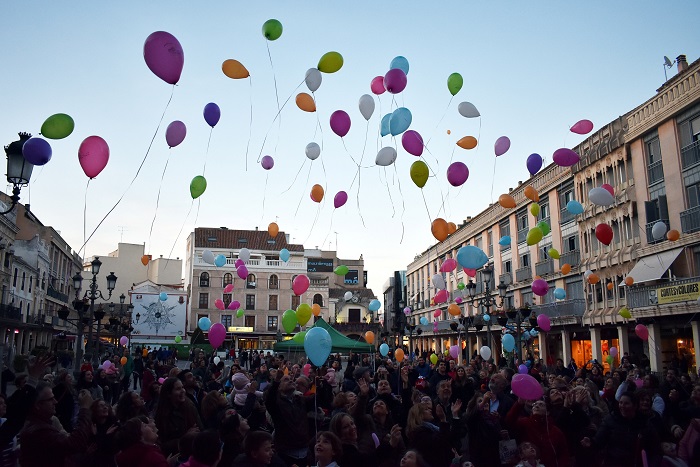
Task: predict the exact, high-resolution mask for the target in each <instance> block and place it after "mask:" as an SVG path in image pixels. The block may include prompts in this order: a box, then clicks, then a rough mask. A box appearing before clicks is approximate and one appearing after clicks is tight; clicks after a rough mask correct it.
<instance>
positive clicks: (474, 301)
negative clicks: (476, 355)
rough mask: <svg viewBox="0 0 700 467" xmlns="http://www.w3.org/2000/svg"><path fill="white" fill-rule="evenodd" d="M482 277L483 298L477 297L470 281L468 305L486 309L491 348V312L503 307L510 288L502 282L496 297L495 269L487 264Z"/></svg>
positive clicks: (482, 270) (473, 285)
mask: <svg viewBox="0 0 700 467" xmlns="http://www.w3.org/2000/svg"><path fill="white" fill-rule="evenodd" d="M481 275H482V277H483V281H484V294H483V296H481V297H477V296H476V284H475V283H474V282H472V280H471V279H470V280H469V283H468V284H467V285H466V289H467V292H469V297H468V298H467V303H469V304H470V305H471V306H473V307H478V308H482V307H483V308H486V312H485V313H483V315H489V319H488V320H487V321H486V320H485V321H486V328H487V330H488V332H487V336H488V345H489V348H491V315H490V313H489V311H490V310H491V307H495V308H500V307H502V306H503V301H504V300H505V298H506V291H507V290H508V286H507V285H506V283H505V282H503V281H501V283H500V284H498V287H497V288H498V296H496V295H495V294H494V293H493V291H492V290H491V279H492V278H493V267H492V266H491V265H488V264H487V265H486V266H484V267H483V268H482V269H481ZM482 318H483V316H482Z"/></svg>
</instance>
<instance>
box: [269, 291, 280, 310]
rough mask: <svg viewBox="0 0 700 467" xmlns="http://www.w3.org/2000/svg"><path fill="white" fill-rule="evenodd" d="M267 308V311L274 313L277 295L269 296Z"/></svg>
mask: <svg viewBox="0 0 700 467" xmlns="http://www.w3.org/2000/svg"><path fill="white" fill-rule="evenodd" d="M267 302H268V306H267V309H268V310H271V311H276V310H277V309H278V308H277V295H270V296H269V297H268V299H267Z"/></svg>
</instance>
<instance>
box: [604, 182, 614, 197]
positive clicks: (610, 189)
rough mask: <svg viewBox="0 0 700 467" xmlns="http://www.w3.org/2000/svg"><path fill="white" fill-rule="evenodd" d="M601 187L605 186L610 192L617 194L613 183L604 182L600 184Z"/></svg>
mask: <svg viewBox="0 0 700 467" xmlns="http://www.w3.org/2000/svg"><path fill="white" fill-rule="evenodd" d="M600 187H601V188H605V189H606V190H608V193H610V194H611V195H613V196H615V188H613V187H612V185H610V184H609V183H603V184H602V185H600Z"/></svg>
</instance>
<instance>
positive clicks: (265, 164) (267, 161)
mask: <svg viewBox="0 0 700 467" xmlns="http://www.w3.org/2000/svg"><path fill="white" fill-rule="evenodd" d="M260 165H262V168H263V169H265V170H270V169H271V168H273V167H274V166H275V160H274V159H273V158H272V156H265V157H263V158H262V160H261V161H260Z"/></svg>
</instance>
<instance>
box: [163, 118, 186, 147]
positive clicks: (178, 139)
mask: <svg viewBox="0 0 700 467" xmlns="http://www.w3.org/2000/svg"><path fill="white" fill-rule="evenodd" d="M186 135H187V127H186V126H185V124H184V123H182V122H181V121H180V120H175V121H174V122H172V123H170V125H168V129H167V130H165V142H166V143H168V147H171V148H174V147H175V146H177V145H178V144H180V143H182V142H183V141H184V140H185V136H186Z"/></svg>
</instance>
